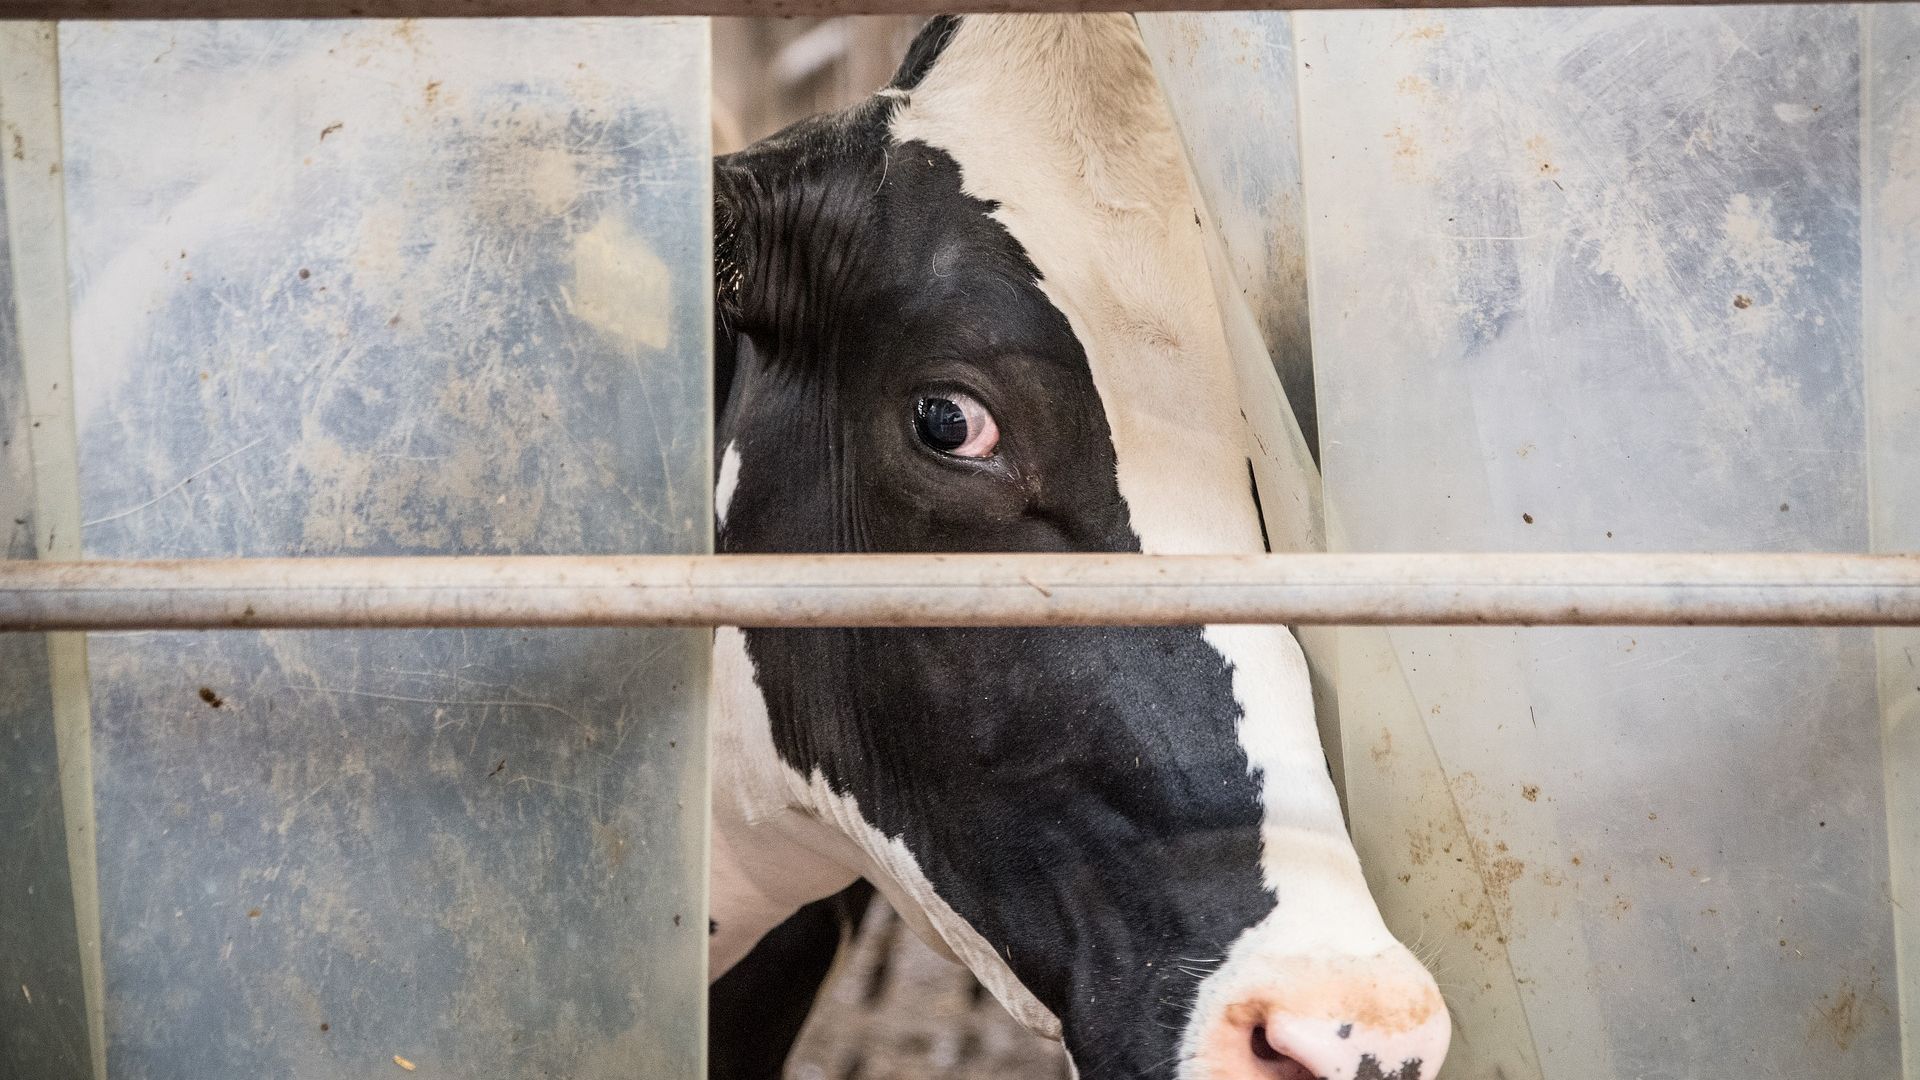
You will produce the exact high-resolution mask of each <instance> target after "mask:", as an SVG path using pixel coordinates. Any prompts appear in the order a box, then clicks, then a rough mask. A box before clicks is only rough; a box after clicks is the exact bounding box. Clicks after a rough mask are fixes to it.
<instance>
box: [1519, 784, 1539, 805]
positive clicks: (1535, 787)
mask: <svg viewBox="0 0 1920 1080" xmlns="http://www.w3.org/2000/svg"><path fill="white" fill-rule="evenodd" d="M1520 797H1521V798H1523V799H1525V800H1527V801H1528V802H1539V801H1540V785H1539V784H1522V785H1520Z"/></svg>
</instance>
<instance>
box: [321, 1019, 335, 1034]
mask: <svg viewBox="0 0 1920 1080" xmlns="http://www.w3.org/2000/svg"><path fill="white" fill-rule="evenodd" d="M332 1030H333V1025H332V1024H329V1023H327V1022H326V1021H325V1020H322V1021H320V1034H322V1035H325V1034H326V1033H327V1032H329V1031H332Z"/></svg>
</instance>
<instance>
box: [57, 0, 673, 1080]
mask: <svg viewBox="0 0 1920 1080" xmlns="http://www.w3.org/2000/svg"><path fill="white" fill-rule="evenodd" d="M60 48H61V58H60V60H61V67H60V70H61V76H62V90H63V94H64V103H63V104H64V122H65V132H66V161H65V171H66V176H67V182H68V198H69V204H68V209H69V220H70V226H69V233H70V238H71V241H70V252H71V258H72V279H73V283H74V284H73V294H72V295H73V328H74V339H73V347H74V353H73V355H74V382H75V387H76V391H77V395H76V397H77V405H76V408H77V413H78V440H79V446H80V467H79V479H80V500H81V512H82V516H83V518H84V522H85V525H84V547H85V553H86V554H87V555H88V556H90V557H161V556H167V557H171V556H180V557H204V556H223V555H246V556H267V555H340V554H352V555H374V554H380V555H394V554H428V553H452V554H546V553H613V552H642V551H654V552H696V551H702V550H705V549H706V545H707V543H708V539H707V538H708V522H709V514H710V510H709V495H708V491H709V484H708V482H707V479H706V477H707V473H708V470H709V463H708V462H709V451H708V440H709V435H708V420H707V416H706V400H707V378H708V376H707V357H708V352H709V345H708V337H709V334H710V332H711V316H710V313H709V301H708V295H709V283H708V275H707V271H706V265H707V258H706V250H707V243H708V240H707V237H708V229H707V224H706V221H707V214H708V207H709V202H710V200H709V195H708V175H709V165H708V147H707V139H708V120H707V111H706V110H707V97H706V95H707V89H706V87H707V80H706V65H707V51H706V50H707V41H706V28H705V25H704V23H702V22H700V21H653V20H607V21H587V22H562V21H552V22H540V21H522V22H510V21H490V22H471V23H468V22H418V23H415V22H400V23H387V22H344V23H342V22H330V23H222V24H165V25H163V24H112V23H104V24H100V23H96V24H72V25H68V26H65V27H63V28H62V33H61V40H60ZM706 642H707V635H706V634H705V633H702V632H670V631H650V632H562V631H543V632H538V633H531V632H528V633H522V632H510V631H485V632H481V631H430V632H404V633H402V632H387V633H285V632H274V633H256V632H245V631H234V632H221V633H214V634H199V635H194V634H134V633H128V634H103V635H95V636H94V637H93V638H92V639H91V641H90V655H89V663H90V678H91V695H90V696H91V708H92V734H93V739H92V752H93V762H92V769H93V776H94V779H95V786H96V792H97V795H96V799H95V801H94V810H95V814H96V817H97V821H96V823H95V833H96V834H97V836H98V852H99V886H100V894H101V915H100V922H101V927H100V931H101V938H102V942H103V945H102V964H103V967H104V973H105V1002H106V1005H105V1008H106V1043H107V1060H108V1068H109V1072H110V1073H111V1074H112V1075H114V1076H126V1077H137V1076H195V1077H249V1078H251V1077H260V1076H303V1077H304V1076H367V1075H374V1074H377V1073H380V1072H383V1071H385V1072H393V1071H395V1070H396V1059H398V1060H399V1061H403V1062H405V1063H406V1065H407V1066H411V1067H413V1068H415V1069H416V1070H417V1072H416V1075H420V1076H448V1077H455V1076H489V1077H535V1076H572V1077H611V1076H636V1075H638V1076H661V1077H693V1076H695V1075H697V1074H698V1073H699V1070H700V1061H701V1055H702V1038H703V1036H702V1030H701V1006H702V1003H703V993H702V987H703V986H704V979H703V977H702V972H703V969H704V958H705V937H706V931H705V916H704V881H705V873H704V849H705V838H704V828H703V821H704V807H705V797H704V794H703V793H704V784H705V771H704V770H705V764H704V754H705V750H704V736H703V726H702V725H703V716H704V704H703V701H704V688H705V671H706V661H705V656H706ZM403 1067H404V1066H403Z"/></svg>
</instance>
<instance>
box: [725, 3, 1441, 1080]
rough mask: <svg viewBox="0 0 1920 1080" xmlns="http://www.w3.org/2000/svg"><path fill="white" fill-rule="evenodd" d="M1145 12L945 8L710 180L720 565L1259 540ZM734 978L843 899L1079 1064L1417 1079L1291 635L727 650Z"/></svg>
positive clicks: (1168, 548) (772, 639) (732, 641)
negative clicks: (847, 896) (1144, 30)
mask: <svg viewBox="0 0 1920 1080" xmlns="http://www.w3.org/2000/svg"><path fill="white" fill-rule="evenodd" d="M1158 94H1159V90H1158V87H1157V85H1156V84H1155V82H1154V80H1153V77H1152V74H1151V71H1150V69H1149V67H1148V64H1147V61H1146V58H1145V56H1144V55H1143V53H1142V51H1141V47H1140V44H1139V40H1138V38H1137V36H1136V34H1135V32H1134V29H1133V27H1132V24H1131V22H1130V21H1129V20H1127V19H1126V18H1124V17H1076V18H1046V17H1037V18H1036V17H1017V16H1005V17H987V16H982V17H970V18H967V19H964V20H954V19H940V20H935V22H934V23H933V24H931V25H930V26H929V28H928V29H927V30H926V31H925V32H924V33H923V34H922V35H921V38H920V39H919V41H918V42H917V43H916V44H915V46H914V49H913V51H912V52H911V54H910V55H909V57H908V59H907V62H906V64H905V65H904V66H903V68H902V70H901V73H900V75H899V76H898V77H897V78H896V81H895V84H894V85H893V86H892V87H890V88H888V89H886V90H884V91H882V92H881V93H880V94H878V95H877V96H875V97H874V98H872V99H871V100H869V101H867V102H866V103H864V104H863V105H861V106H859V107H857V108H854V109H852V110H850V111H848V112H844V113H841V114H837V115H833V116H827V117H822V118H817V119H815V120H812V121H808V122H806V123H803V124H801V125H799V126H797V127H794V128H791V129H789V130H787V131H785V132H783V133H781V134H779V135H776V136H774V137H773V138H771V139H768V140H766V141H765V142H762V143H760V144H757V145H755V146H753V147H750V148H748V149H747V150H745V151H742V152H741V153H738V154H734V155H730V156H728V157H724V158H721V159H719V161H718V162H717V165H716V170H715V183H716V221H715V234H716V236H715V244H716V247H715V265H716V272H717V274H718V284H717V296H718V308H717V317H718V324H719V327H718V344H717V349H716V355H717V356H718V358H719V359H718V364H717V367H718V371H717V386H718V394H717V399H718V400H719V401H720V402H721V405H720V419H719V429H718V431H717V433H716V434H717V437H716V449H717V451H718V455H719V459H718V486H717V491H716V510H717V516H718V519H719V524H720V530H719V541H720V543H719V546H720V548H721V550H723V551H729V552H940V551H996V552H997V551H1061V552H1066V551H1141V550H1144V551H1151V552H1223V551H1258V550H1260V548H1261V544H1262V526H1261V522H1260V519H1259V515H1258V511H1257V509H1256V500H1257V494H1256V493H1255V492H1253V491H1251V490H1250V485H1249V467H1248V461H1247V457H1246V450H1245V446H1246V442H1247V432H1246V430H1245V420H1244V419H1243V417H1242V416H1241V414H1240V411H1239V409H1238V407H1237V403H1236V401H1237V391H1236V389H1235V383H1234V376H1233V371H1232V368H1231V366H1230V360H1229V358H1228V356H1227V352H1226V346H1225V343H1224V339H1223V335H1222V331H1221V328H1220V322H1219V315H1218V312H1217V309H1216V307H1215V303H1214V300H1213V297H1212V293H1211V291H1210V287H1209V284H1208V277H1207V269H1206V264H1205V259H1204V252H1203V248H1202V241H1201V233H1200V224H1199V218H1198V216H1197V215H1196V213H1195V211H1194V209H1193V203H1192V201H1191V196H1190V195H1189V192H1188V187H1187V182H1186V176H1185V172H1184V170H1183V166H1182V164H1181V159H1180V156H1179V151H1178V147H1177V143H1176V141H1175V139H1174V135H1173V133H1172V130H1171V127H1170V122H1169V120H1168V118H1167V115H1166V110H1165V107H1164V103H1163V102H1161V101H1160V99H1159V97H1158ZM714 676H715V695H716V701H717V703H718V704H717V706H716V711H715V721H714V738H715V747H716V757H715V773H714V785H715V806H714V814H715V819H714V820H715V836H714V899H713V904H714V918H715V921H716V933H715V937H714V939H713V971H714V974H715V975H716V976H717V975H718V974H720V973H722V972H724V971H725V970H726V969H727V968H728V967H729V966H730V965H731V964H732V963H733V962H734V961H736V960H737V959H739V957H740V956H741V955H742V954H743V953H744V952H745V951H746V949H747V948H749V947H750V946H751V944H752V942H753V940H754V939H755V938H757V937H758V935H759V934H760V933H762V932H764V931H765V930H766V929H767V928H768V927H769V926H771V925H773V923H775V922H778V921H779V919H780V918H783V917H784V916H785V915H786V914H787V913H788V912H791V911H792V910H793V909H794V908H795V907H797V906H799V905H800V904H801V903H804V902H806V901H808V900H811V899H814V898H816V897H819V896H823V895H826V894H827V893H829V892H831V891H833V890H835V889H837V888H839V887H840V886H841V885H843V884H844V883H845V882H846V881H847V880H849V879H850V878H851V877H852V876H853V875H856V874H858V875H864V876H866V877H868V878H870V879H872V880H873V881H874V883H875V884H876V885H878V886H879V887H880V888H881V890H882V891H883V892H885V893H886V894H887V896H888V898H889V899H890V900H891V901H892V902H893V904H894V906H895V907H896V908H898V909H899V910H900V911H901V912H902V914H903V915H904V916H905V917H906V918H907V919H908V920H909V922H910V923H912V924H913V925H914V926H915V927H916V928H917V929H918V930H919V931H920V933H921V934H922V936H924V937H925V938H927V940H928V941H929V942H930V943H931V944H933V945H934V946H935V947H936V948H940V949H943V950H944V951H946V952H948V953H950V954H951V955H953V956H955V957H957V958H959V959H960V960H962V961H963V962H965V963H966V964H967V965H968V966H969V967H971V968H972V969H973V971H974V972H975V973H976V974H977V975H978V976H979V977H980V979H981V981H982V982H983V983H985V984H986V985H987V986H988V987H989V988H990V989H991V990H992V991H993V992H994V993H995V994H996V995H997V996H998V997H999V998H1000V1000H1001V1001H1002V1002H1003V1003H1005V1004H1006V1005H1007V1007H1008V1008H1009V1009H1010V1010H1011V1011H1012V1012H1013V1013H1014V1014H1015V1015H1016V1016H1017V1017H1019V1018H1020V1019H1021V1020H1023V1021H1024V1022H1025V1023H1026V1024H1028V1025H1029V1026H1030V1027H1032V1028H1034V1029H1035V1030H1038V1031H1042V1032H1046V1033H1051V1034H1058V1035H1061V1036H1062V1037H1064V1039H1065V1040H1066V1043H1067V1047H1068V1050H1069V1052H1070V1054H1071V1055H1072V1058H1073V1060H1074V1062H1075V1065H1076V1068H1077V1070H1078V1072H1079V1075H1080V1076H1082V1077H1088V1078H1102V1077H1135V1076H1147V1075H1174V1076H1180V1077H1196V1078H1197V1077H1207V1078H1221V1080H1225V1078H1248V1080H1252V1078H1270V1077H1286V1078H1294V1077H1308V1076H1315V1077H1331V1078H1356V1077H1358V1078H1365V1077H1372V1078H1376V1080H1377V1078H1381V1077H1397V1078H1399V1080H1417V1078H1431V1077H1432V1075H1433V1073H1434V1070H1436V1069H1437V1068H1438V1066H1439V1064H1440V1060H1441V1057H1442V1056H1443V1055H1444V1053H1445V1050H1446V1045H1447V1038H1448V1027H1449V1025H1448V1019H1447V1014H1446V1010H1445V1007H1444V1005H1443V1004H1442V1003H1441V1000H1440V997H1439V994H1438V992H1437V991H1436V989H1435V987H1434V983H1433V980H1432V979H1431V978H1430V977H1429V976H1428V975H1427V973H1426V971H1425V970H1424V969H1422V968H1421V966H1420V965H1419V963H1418V962H1417V961H1416V960H1415V959H1414V958H1413V956H1412V955H1411V954H1410V953H1409V952H1408V951H1407V950H1406V949H1405V948H1403V947H1402V946H1401V945H1400V944H1399V943H1398V942H1396V941H1395V940H1394V939H1393V937H1392V936H1391V935H1390V934H1389V933H1388V932H1387V930H1386V929H1385V927H1384V926H1383V925H1382V923H1381V921H1380V918H1379V915H1378V913H1377V911H1376V909H1375V907H1374V905H1373V902H1372V900H1371V899H1370V897H1369V896H1368V894H1367V890H1366V886H1365V883H1364V881H1363V880H1362V878H1361V875H1360V869H1359V866H1358V862H1357V859H1356V857H1355V855H1354V852H1353V849H1352V846H1351V845H1350V843H1349V842H1348V839H1347V837H1346V834H1345V830H1344V827H1343V823H1342V820H1341V815H1340V810H1339V806H1338V803H1337V801H1336V799H1335V795H1334V790H1333V787H1332V784H1331V782H1330V780H1329V777H1328V775H1327V766H1326V760H1325V757H1324V756H1323V753H1322V750H1321V747H1320V744H1319V741H1318V737H1317V733H1316V729H1315V726H1314V723H1313V713H1312V701H1311V697H1310V693H1309V688H1308V680H1307V672H1306V667H1305V664H1304V662H1303V660H1302V657H1301V654H1300V650H1299V648H1298V646H1297V645H1296V644H1295V642H1294V639H1293V638H1292V636H1291V635H1289V634H1288V633H1287V631H1286V630H1285V629H1283V628H1278V627H1184V628H1162V629H1092V628H1088V629H1081V628H1069V629H989V630H979V629H971V630H911V629H909V630H900V629H891V630H857V629H844V630H842V629H820V630H748V631H745V632H741V631H738V630H729V629H723V630H721V631H720V632H719V633H718V635H717V637H716V647H715V668H714Z"/></svg>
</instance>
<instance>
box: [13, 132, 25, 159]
mask: <svg viewBox="0 0 1920 1080" xmlns="http://www.w3.org/2000/svg"><path fill="white" fill-rule="evenodd" d="M13 160H15V161H25V160H27V141H26V140H25V139H23V138H21V137H20V133H19V132H17V131H16V132H14V133H13Z"/></svg>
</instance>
